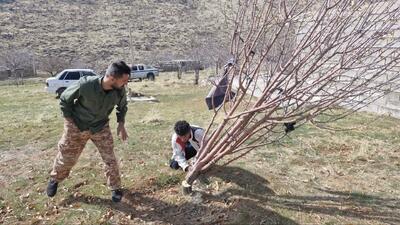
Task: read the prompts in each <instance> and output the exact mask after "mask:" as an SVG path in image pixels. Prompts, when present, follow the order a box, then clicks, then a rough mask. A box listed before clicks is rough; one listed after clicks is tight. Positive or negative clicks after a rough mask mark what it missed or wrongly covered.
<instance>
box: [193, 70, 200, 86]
mask: <svg viewBox="0 0 400 225" xmlns="http://www.w3.org/2000/svg"><path fill="white" fill-rule="evenodd" d="M198 84H199V70H194V85H198Z"/></svg>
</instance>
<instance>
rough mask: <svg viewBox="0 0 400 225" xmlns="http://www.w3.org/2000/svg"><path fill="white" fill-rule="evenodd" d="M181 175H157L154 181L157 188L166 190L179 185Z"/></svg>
mask: <svg viewBox="0 0 400 225" xmlns="http://www.w3.org/2000/svg"><path fill="white" fill-rule="evenodd" d="M182 178H183V176H182V175H181V174H172V175H170V174H165V173H161V174H159V175H158V176H157V177H156V179H155V184H156V186H157V187H158V188H166V187H170V186H174V185H177V184H179V183H180V182H181V181H182Z"/></svg>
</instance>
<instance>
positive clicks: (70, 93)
mask: <svg viewBox="0 0 400 225" xmlns="http://www.w3.org/2000/svg"><path fill="white" fill-rule="evenodd" d="M79 89H80V83H79V82H76V83H75V84H73V85H71V86H70V87H68V88H67V89H65V91H64V92H63V93H62V94H61V96H60V106H61V111H62V113H63V116H64V117H65V118H71V117H72V107H73V105H74V103H75V99H77V98H78V97H79Z"/></svg>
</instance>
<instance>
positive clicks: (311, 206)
mask: <svg viewBox="0 0 400 225" xmlns="http://www.w3.org/2000/svg"><path fill="white" fill-rule="evenodd" d="M210 174H211V176H217V177H219V178H221V179H223V180H225V181H231V182H233V183H235V184H237V185H238V186H239V188H230V189H228V190H225V191H224V193H220V195H221V196H222V198H223V199H225V201H229V199H230V198H231V197H237V196H239V197H246V199H247V200H250V201H252V200H254V201H255V202H257V203H255V204H257V205H258V206H257V207H268V208H274V209H286V210H290V211H295V212H304V213H313V214H324V215H330V216H337V215H338V216H344V217H350V218H354V219H363V220H371V221H378V222H383V223H390V224H400V198H382V197H378V196H373V195H369V194H364V193H358V192H341V191H334V190H328V189H320V188H316V190H317V191H318V192H322V195H321V194H319V195H310V196H299V195H275V193H274V192H273V190H271V189H270V188H269V187H268V186H267V185H268V183H269V182H268V181H267V180H266V179H264V178H263V177H261V176H258V175H256V174H252V173H250V172H248V171H246V170H243V169H241V168H238V167H229V166H227V167H217V168H216V169H215V171H214V170H213V171H210ZM208 197H209V198H213V196H208ZM249 209H250V210H251V208H249ZM299 222H301V221H299Z"/></svg>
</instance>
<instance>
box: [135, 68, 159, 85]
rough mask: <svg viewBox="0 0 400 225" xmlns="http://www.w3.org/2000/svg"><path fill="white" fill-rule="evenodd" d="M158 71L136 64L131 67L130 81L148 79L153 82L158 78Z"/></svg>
mask: <svg viewBox="0 0 400 225" xmlns="http://www.w3.org/2000/svg"><path fill="white" fill-rule="evenodd" d="M158 73H159V72H158V69H157V68H154V67H152V66H148V65H143V64H136V65H132V67H131V76H130V79H131V80H132V79H139V80H142V79H149V80H152V81H154V80H155V78H156V76H158Z"/></svg>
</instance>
